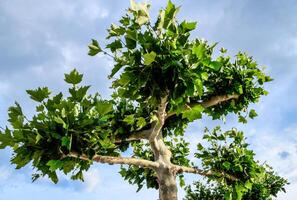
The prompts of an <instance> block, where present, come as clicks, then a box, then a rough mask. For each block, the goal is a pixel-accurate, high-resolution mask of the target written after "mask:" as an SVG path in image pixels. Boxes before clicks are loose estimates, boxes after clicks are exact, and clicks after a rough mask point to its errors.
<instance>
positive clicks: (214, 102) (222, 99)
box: [166, 94, 239, 119]
mask: <svg viewBox="0 0 297 200" xmlns="http://www.w3.org/2000/svg"><path fill="white" fill-rule="evenodd" d="M238 98H239V95H238V94H232V95H218V96H214V97H211V98H210V99H208V100H206V101H202V102H196V103H190V104H187V105H186V106H185V107H187V108H188V107H194V106H196V105H202V106H203V107H204V108H209V107H212V106H215V105H218V104H220V103H222V102H225V101H228V100H231V99H238ZM173 115H175V112H171V113H168V114H167V117H166V119H167V118H169V117H171V116H173Z"/></svg>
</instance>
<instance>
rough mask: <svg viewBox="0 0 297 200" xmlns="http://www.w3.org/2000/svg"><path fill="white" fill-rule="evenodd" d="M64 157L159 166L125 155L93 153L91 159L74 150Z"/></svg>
mask: <svg viewBox="0 0 297 200" xmlns="http://www.w3.org/2000/svg"><path fill="white" fill-rule="evenodd" d="M65 156H66V157H72V158H79V159H81V160H85V161H95V162H99V163H107V164H121V165H134V166H138V167H143V168H150V169H156V168H158V167H159V164H158V163H157V162H154V161H149V160H144V159H138V158H127V157H112V156H101V155H95V156H93V158H92V159H90V158H89V157H88V156H87V155H85V154H82V155H80V154H78V153H76V152H70V153H69V154H67V155H65Z"/></svg>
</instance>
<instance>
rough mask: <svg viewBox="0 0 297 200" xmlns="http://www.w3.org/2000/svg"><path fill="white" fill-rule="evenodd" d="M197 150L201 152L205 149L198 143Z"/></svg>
mask: <svg viewBox="0 0 297 200" xmlns="http://www.w3.org/2000/svg"><path fill="white" fill-rule="evenodd" d="M197 149H198V150H199V151H201V150H203V149H204V147H203V146H202V144H201V143H198V145H197Z"/></svg>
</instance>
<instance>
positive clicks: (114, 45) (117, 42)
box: [106, 40, 123, 52]
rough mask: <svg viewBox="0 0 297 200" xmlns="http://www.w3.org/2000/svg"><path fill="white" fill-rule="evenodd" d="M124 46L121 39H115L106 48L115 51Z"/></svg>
mask: <svg viewBox="0 0 297 200" xmlns="http://www.w3.org/2000/svg"><path fill="white" fill-rule="evenodd" d="M122 47H123V46H122V43H121V40H115V41H113V42H112V43H110V44H108V45H106V48H109V49H110V51H111V52H115V51H116V50H118V49H121V48H122Z"/></svg>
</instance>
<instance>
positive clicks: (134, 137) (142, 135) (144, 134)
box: [115, 128, 153, 144]
mask: <svg viewBox="0 0 297 200" xmlns="http://www.w3.org/2000/svg"><path fill="white" fill-rule="evenodd" d="M152 131H153V128H150V129H146V130H142V131H138V132H135V133H132V134H131V135H130V136H129V137H128V138H124V139H116V140H115V143H116V144H120V143H123V142H133V141H139V140H141V139H146V140H147V139H149V136H150V134H151V132H152Z"/></svg>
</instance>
